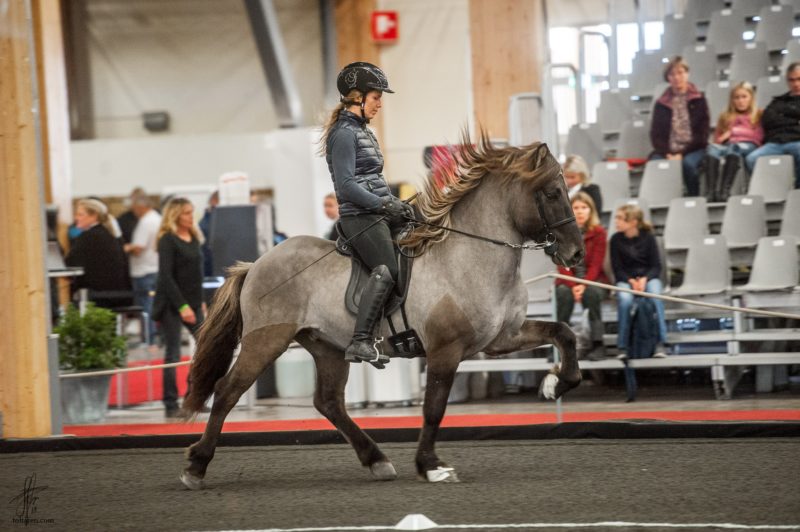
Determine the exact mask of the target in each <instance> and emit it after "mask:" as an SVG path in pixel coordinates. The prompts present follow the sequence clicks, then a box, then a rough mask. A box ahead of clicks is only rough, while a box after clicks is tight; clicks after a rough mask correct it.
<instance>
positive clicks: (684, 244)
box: [664, 197, 708, 268]
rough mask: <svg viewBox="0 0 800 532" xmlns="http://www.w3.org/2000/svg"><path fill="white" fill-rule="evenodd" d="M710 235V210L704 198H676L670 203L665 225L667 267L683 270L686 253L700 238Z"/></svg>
mask: <svg viewBox="0 0 800 532" xmlns="http://www.w3.org/2000/svg"><path fill="white" fill-rule="evenodd" d="M707 234H708V208H707V205H706V199H705V198H702V197H696V198H695V197H692V198H674V199H673V200H672V201H670V202H669V211H667V220H666V222H665V224H664V250H665V251H666V255H667V266H668V267H670V268H682V267H683V266H684V265H685V264H686V251H687V250H688V249H689V247H690V246H691V245H692V243H694V242H695V241H696V240H697V238H698V237H701V236H704V235H707Z"/></svg>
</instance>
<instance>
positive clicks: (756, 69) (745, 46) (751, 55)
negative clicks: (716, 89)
mask: <svg viewBox="0 0 800 532" xmlns="http://www.w3.org/2000/svg"><path fill="white" fill-rule="evenodd" d="M767 74H769V52H767V45H766V44H765V43H763V42H741V43H739V44H737V45H736V46H734V47H733V58H732V59H731V69H730V73H729V74H728V79H729V80H730V82H731V84H732V85H735V84H737V83H739V82H740V81H749V82H750V83H752V82H753V81H754V80H757V79H759V78H761V77H763V76H766V75H767Z"/></svg>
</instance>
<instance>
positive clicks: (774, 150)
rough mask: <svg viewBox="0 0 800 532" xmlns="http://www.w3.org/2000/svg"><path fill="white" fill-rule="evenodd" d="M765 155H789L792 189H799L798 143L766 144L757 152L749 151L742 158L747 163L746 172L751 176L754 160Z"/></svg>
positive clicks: (799, 148)
mask: <svg viewBox="0 0 800 532" xmlns="http://www.w3.org/2000/svg"><path fill="white" fill-rule="evenodd" d="M766 155H791V156H792V158H793V159H794V188H800V141H796V142H787V143H785V144H778V143H777V142H767V143H766V144H764V145H763V146H761V147H760V148H758V149H757V150H754V151H751V152H750V154H749V155H748V156H747V157H745V158H744V160H745V162H746V163H747V170H748V171H749V172H750V173H751V174H752V173H753V168H754V167H755V165H756V159H758V158H759V157H763V156H766Z"/></svg>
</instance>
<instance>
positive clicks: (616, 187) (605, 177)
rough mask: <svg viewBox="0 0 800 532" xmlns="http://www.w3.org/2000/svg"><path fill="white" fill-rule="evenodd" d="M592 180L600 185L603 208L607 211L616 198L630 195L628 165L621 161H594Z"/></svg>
mask: <svg viewBox="0 0 800 532" xmlns="http://www.w3.org/2000/svg"><path fill="white" fill-rule="evenodd" d="M592 182H593V183H597V186H599V187H600V194H601V195H602V197H603V210H604V211H606V212H608V211H610V210H611V209H612V207H613V206H614V205H616V204H617V200H619V199H621V198H627V197H628V196H630V194H631V192H630V190H631V183H630V176H629V174H628V165H627V163H625V162H621V161H605V162H598V163H595V164H594V166H593V167H592Z"/></svg>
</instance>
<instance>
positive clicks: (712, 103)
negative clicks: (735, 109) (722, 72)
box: [705, 81, 732, 127]
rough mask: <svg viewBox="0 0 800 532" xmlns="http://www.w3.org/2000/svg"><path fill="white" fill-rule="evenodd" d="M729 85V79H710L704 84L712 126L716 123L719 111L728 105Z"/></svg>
mask: <svg viewBox="0 0 800 532" xmlns="http://www.w3.org/2000/svg"><path fill="white" fill-rule="evenodd" d="M731 87H732V85H731V82H730V81H712V82H711V83H709V84H708V85H706V90H705V96H706V102H708V116H709V118H710V119H711V125H712V127H713V126H715V125H716V124H717V119H718V118H719V115H720V113H722V111H724V110H725V109H726V108H727V107H728V99H729V98H730V92H731Z"/></svg>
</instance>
